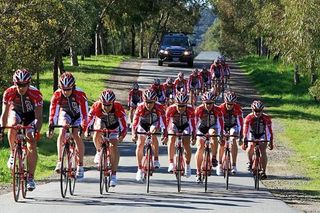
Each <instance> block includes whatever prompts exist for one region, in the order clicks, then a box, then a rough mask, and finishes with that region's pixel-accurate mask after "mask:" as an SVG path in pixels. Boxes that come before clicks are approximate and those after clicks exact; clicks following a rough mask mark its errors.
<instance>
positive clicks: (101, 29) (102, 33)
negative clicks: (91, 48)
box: [99, 26, 105, 55]
mask: <svg viewBox="0 0 320 213" xmlns="http://www.w3.org/2000/svg"><path fill="white" fill-rule="evenodd" d="M99 41H100V50H101V54H102V55H104V54H105V48H104V44H105V43H104V30H103V27H102V26H101V27H100V30H99Z"/></svg>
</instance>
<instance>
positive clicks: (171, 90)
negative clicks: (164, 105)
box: [163, 83, 176, 98]
mask: <svg viewBox="0 0 320 213" xmlns="http://www.w3.org/2000/svg"><path fill="white" fill-rule="evenodd" d="M163 90H164V94H165V96H166V98H169V97H170V95H172V97H173V98H174V97H175V95H176V88H175V86H174V84H171V85H169V84H167V83H164V84H163Z"/></svg>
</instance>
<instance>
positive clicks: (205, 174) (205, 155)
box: [204, 148, 210, 192]
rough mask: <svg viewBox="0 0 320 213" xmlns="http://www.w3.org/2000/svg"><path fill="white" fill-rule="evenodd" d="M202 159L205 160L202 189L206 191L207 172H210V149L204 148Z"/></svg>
mask: <svg viewBox="0 0 320 213" xmlns="http://www.w3.org/2000/svg"><path fill="white" fill-rule="evenodd" d="M204 160H205V163H204V165H205V168H204V169H205V170H204V191H205V192H207V190H208V173H209V172H210V171H209V169H210V165H209V163H210V150H209V149H208V148H206V151H205V153H204Z"/></svg>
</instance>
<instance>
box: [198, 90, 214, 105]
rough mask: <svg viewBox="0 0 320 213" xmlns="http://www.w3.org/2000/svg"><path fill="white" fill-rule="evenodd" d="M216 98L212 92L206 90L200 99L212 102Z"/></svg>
mask: <svg viewBox="0 0 320 213" xmlns="http://www.w3.org/2000/svg"><path fill="white" fill-rule="evenodd" d="M215 99H216V96H215V95H214V93H213V92H206V93H204V94H203V95H202V97H201V100H202V101H203V102H205V103H206V102H213V101H214V100H215Z"/></svg>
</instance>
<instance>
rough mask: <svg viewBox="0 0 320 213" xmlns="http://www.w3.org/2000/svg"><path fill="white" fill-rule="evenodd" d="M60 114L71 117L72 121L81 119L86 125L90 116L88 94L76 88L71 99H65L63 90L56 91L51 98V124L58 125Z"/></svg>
mask: <svg viewBox="0 0 320 213" xmlns="http://www.w3.org/2000/svg"><path fill="white" fill-rule="evenodd" d="M60 112H63V114H66V115H68V116H70V118H71V119H72V121H76V120H78V119H79V118H80V119H81V120H82V122H84V123H86V122H87V116H88V102H87V97H86V94H85V93H84V92H83V91H81V90H80V89H79V88H76V89H74V90H73V91H72V94H71V95H70V96H69V97H65V96H64V95H63V94H62V90H61V89H58V90H56V91H55V92H54V93H53V96H52V98H51V103H50V115H49V123H51V124H56V123H57V119H58V117H59V114H60Z"/></svg>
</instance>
